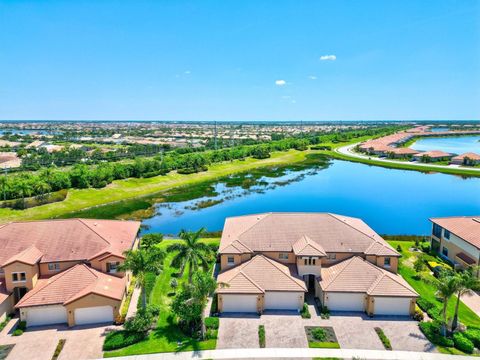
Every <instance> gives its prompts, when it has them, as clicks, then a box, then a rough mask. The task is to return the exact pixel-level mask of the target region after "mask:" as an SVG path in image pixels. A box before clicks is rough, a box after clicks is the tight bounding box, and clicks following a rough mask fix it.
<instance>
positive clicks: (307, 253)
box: [217, 213, 418, 315]
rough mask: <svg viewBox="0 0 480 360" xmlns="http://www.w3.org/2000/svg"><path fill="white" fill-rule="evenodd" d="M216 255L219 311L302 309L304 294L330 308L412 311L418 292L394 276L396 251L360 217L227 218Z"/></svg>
mask: <svg viewBox="0 0 480 360" xmlns="http://www.w3.org/2000/svg"><path fill="white" fill-rule="evenodd" d="M219 255H220V267H221V272H220V274H219V275H218V281H219V283H220V284H221V286H219V288H218V289H217V297H218V307H219V311H220V312H257V313H262V312H263V311H265V310H299V309H301V307H302V306H303V303H304V298H305V294H306V293H307V292H309V293H311V294H312V295H313V296H316V297H318V298H319V299H320V301H321V302H322V304H323V305H324V306H327V307H328V308H329V309H330V310H333V311H365V312H367V313H368V314H370V315H374V314H383V315H410V314H412V313H413V312H414V309H415V302H416V298H417V297H418V294H417V293H416V292H415V290H413V289H412V287H410V286H409V285H408V283H407V282H406V281H404V280H403V279H402V277H401V276H399V275H397V268H398V258H399V257H400V254H399V253H398V252H397V251H396V250H395V249H393V248H392V247H391V246H390V245H389V244H388V243H387V242H386V241H385V240H384V239H382V237H381V236H379V235H378V234H377V233H375V231H373V230H372V229H371V228H370V227H369V226H368V225H367V224H365V223H364V222H363V221H362V220H360V219H357V218H352V217H347V216H341V215H336V214H329V213H266V214H258V215H248V216H240V217H232V218H227V219H226V221H225V226H224V229H223V234H222V239H221V242H220V248H219Z"/></svg>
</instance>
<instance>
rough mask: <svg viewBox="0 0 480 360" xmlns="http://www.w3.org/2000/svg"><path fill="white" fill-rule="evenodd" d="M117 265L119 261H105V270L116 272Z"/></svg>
mask: <svg viewBox="0 0 480 360" xmlns="http://www.w3.org/2000/svg"><path fill="white" fill-rule="evenodd" d="M118 265H120V263H119V262H118V261H113V262H108V263H107V272H108V273H113V274H114V273H116V272H117V269H118Z"/></svg>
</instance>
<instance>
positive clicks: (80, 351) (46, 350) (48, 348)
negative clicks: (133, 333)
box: [0, 319, 116, 360]
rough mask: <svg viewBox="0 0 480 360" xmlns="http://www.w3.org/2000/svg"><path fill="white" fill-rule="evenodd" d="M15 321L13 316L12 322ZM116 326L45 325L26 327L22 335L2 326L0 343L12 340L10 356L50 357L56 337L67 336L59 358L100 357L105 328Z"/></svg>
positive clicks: (37, 359)
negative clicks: (12, 333)
mask: <svg viewBox="0 0 480 360" xmlns="http://www.w3.org/2000/svg"><path fill="white" fill-rule="evenodd" d="M15 321H16V319H15V320H12V323H13V322H15ZM9 325H10V324H9ZM10 328H11V326H10ZM115 329H116V327H115V326H113V325H100V326H75V327H72V328H68V327H67V326H65V325H59V326H44V327H35V328H29V329H28V330H27V331H26V332H25V333H23V335H21V336H11V330H10V331H9V329H4V331H2V333H1V334H0V344H15V346H14V347H13V349H12V351H11V353H10V354H9V356H8V358H9V359H29V360H50V359H51V358H52V355H53V352H54V351H55V348H56V347H57V344H58V341H59V340H60V339H66V340H67V341H66V342H65V346H64V347H63V350H62V352H61V353H60V357H59V360H67V359H95V358H101V357H103V352H102V345H103V340H104V337H105V335H106V334H107V332H108V331H111V330H115Z"/></svg>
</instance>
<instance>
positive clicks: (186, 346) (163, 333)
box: [104, 239, 219, 357]
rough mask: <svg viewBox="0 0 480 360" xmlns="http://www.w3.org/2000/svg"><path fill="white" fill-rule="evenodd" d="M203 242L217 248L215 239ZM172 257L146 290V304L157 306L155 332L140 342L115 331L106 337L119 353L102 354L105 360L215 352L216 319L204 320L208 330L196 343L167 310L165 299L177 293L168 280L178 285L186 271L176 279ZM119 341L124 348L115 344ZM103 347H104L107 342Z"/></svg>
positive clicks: (166, 241)
mask: <svg viewBox="0 0 480 360" xmlns="http://www.w3.org/2000/svg"><path fill="white" fill-rule="evenodd" d="M175 241H177V240H164V241H163V242H162V243H161V244H160V245H161V247H165V248H166V247H167V246H169V245H171V244H173V243H174V242H175ZM203 241H204V242H205V243H207V244H213V245H218V243H219V240H218V239H204V240H203ZM173 257H174V254H173V253H169V254H168V255H167V257H166V258H165V262H164V269H163V272H162V273H161V274H160V275H158V276H157V277H156V279H155V282H154V284H153V289H152V290H151V291H147V293H149V299H150V300H149V304H153V305H156V306H158V308H159V315H158V320H157V323H156V326H155V327H154V329H152V330H151V331H150V332H149V333H148V334H147V335H146V337H145V338H142V339H141V338H135V339H132V338H131V337H130V336H128V333H127V334H126V333H122V334H121V335H119V334H118V332H115V335H110V334H109V335H107V338H108V337H109V336H110V338H109V339H108V340H110V341H108V344H109V345H111V344H112V343H115V345H116V349H118V350H114V351H108V352H105V353H104V357H115V356H128V355H137V354H150V353H162V352H176V351H197V350H210V349H215V347H216V344H217V339H216V336H217V333H218V322H217V321H216V320H207V319H211V318H207V319H205V324H206V331H207V332H206V339H205V340H199V339H197V338H194V337H192V336H188V335H186V334H185V333H184V332H183V331H182V330H181V329H180V328H179V326H178V324H177V321H176V320H175V316H174V314H173V313H172V310H171V307H170V304H171V302H172V299H173V296H168V294H169V293H172V292H175V291H176V289H174V288H173V287H172V286H171V281H172V279H174V278H175V279H177V282H178V286H179V285H180V284H181V283H182V282H184V281H186V280H187V274H188V271H185V273H184V275H183V277H177V274H178V269H176V268H174V267H172V266H170V264H171V261H172V259H173ZM212 265H213V264H212ZM215 327H217V328H215ZM114 340H115V341H114ZM133 340H138V341H136V343H130V344H129V342H130V341H133ZM123 341H124V342H123ZM122 342H123V346H118V345H117V344H118V343H122ZM105 344H107V341H106V342H105ZM127 345H128V346H127ZM104 350H107V349H104Z"/></svg>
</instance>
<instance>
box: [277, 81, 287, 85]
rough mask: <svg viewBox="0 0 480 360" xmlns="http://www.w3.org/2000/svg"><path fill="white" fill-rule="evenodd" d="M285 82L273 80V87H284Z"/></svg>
mask: <svg viewBox="0 0 480 360" xmlns="http://www.w3.org/2000/svg"><path fill="white" fill-rule="evenodd" d="M286 84H287V82H286V81H285V80H275V85H277V86H284V85H286Z"/></svg>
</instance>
